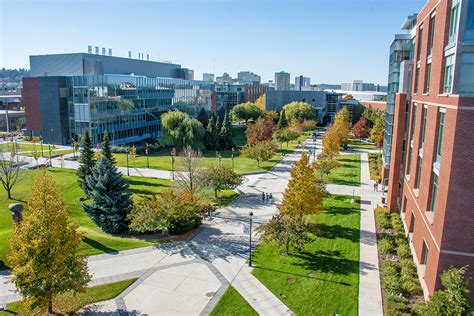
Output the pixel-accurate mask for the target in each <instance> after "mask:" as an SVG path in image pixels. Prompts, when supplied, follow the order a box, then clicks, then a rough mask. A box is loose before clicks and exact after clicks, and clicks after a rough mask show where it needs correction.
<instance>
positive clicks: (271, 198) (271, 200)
mask: <svg viewBox="0 0 474 316" xmlns="http://www.w3.org/2000/svg"><path fill="white" fill-rule="evenodd" d="M270 203H273V195H272V194H271V193H270Z"/></svg>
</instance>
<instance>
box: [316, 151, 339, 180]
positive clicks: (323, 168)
mask: <svg viewBox="0 0 474 316" xmlns="http://www.w3.org/2000/svg"><path fill="white" fill-rule="evenodd" d="M339 166H340V163H339V162H338V161H337V160H336V159H334V156H332V155H324V154H321V155H319V156H318V160H317V161H316V162H315V169H316V170H317V171H318V172H319V173H320V174H321V178H322V177H323V175H326V176H328V175H329V174H330V173H331V171H332V170H334V169H336V168H338V167H339Z"/></svg>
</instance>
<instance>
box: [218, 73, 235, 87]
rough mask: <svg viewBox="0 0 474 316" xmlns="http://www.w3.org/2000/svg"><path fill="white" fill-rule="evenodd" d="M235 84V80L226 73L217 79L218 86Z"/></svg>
mask: <svg viewBox="0 0 474 316" xmlns="http://www.w3.org/2000/svg"><path fill="white" fill-rule="evenodd" d="M233 82H234V80H233V79H232V77H231V76H230V75H229V74H228V73H227V72H224V73H223V74H222V76H220V77H217V78H216V83H218V84H231V83H233Z"/></svg>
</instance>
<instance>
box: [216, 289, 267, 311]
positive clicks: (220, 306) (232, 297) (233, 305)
mask: <svg viewBox="0 0 474 316" xmlns="http://www.w3.org/2000/svg"><path fill="white" fill-rule="evenodd" d="M210 315H211V316H223V315H229V316H230V315H232V316H256V315H258V313H257V312H256V311H255V310H254V309H253V308H252V306H250V304H249V303H247V301H246V300H245V299H244V298H243V297H242V296H241V295H240V294H239V292H237V290H236V289H235V288H234V287H233V286H229V287H228V288H227V290H226V291H225V293H224V295H223V296H222V297H221V299H220V300H219V302H218V303H217V305H216V306H215V307H214V309H213V310H212V312H211V314H210Z"/></svg>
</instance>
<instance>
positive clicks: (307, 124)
mask: <svg viewBox="0 0 474 316" xmlns="http://www.w3.org/2000/svg"><path fill="white" fill-rule="evenodd" d="M299 125H300V128H301V130H302V131H303V132H308V131H314V130H315V129H316V121H314V120H304V121H303V122H301V123H299Z"/></svg>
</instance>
